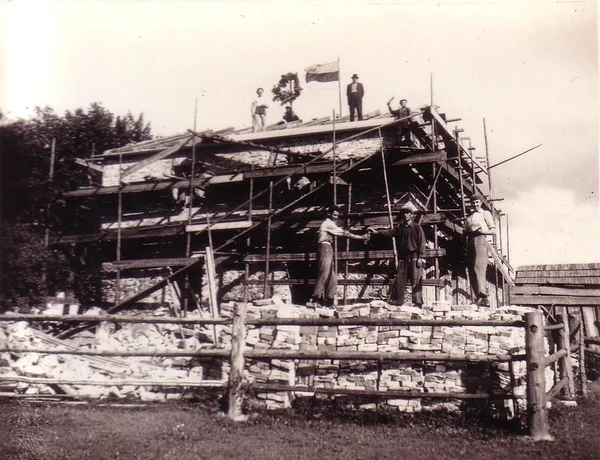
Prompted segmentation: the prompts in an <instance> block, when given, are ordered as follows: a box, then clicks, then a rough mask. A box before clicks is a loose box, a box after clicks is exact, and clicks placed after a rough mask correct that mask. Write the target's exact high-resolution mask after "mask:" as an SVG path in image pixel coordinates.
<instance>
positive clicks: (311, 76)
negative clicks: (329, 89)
mask: <svg viewBox="0 0 600 460" xmlns="http://www.w3.org/2000/svg"><path fill="white" fill-rule="evenodd" d="M304 70H305V71H306V83H308V82H309V81H320V82H322V83H324V82H328V81H340V64H339V62H330V63H328V64H315V65H311V66H310V67H307V68H306V69H304Z"/></svg>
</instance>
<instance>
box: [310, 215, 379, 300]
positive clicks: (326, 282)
mask: <svg viewBox="0 0 600 460" xmlns="http://www.w3.org/2000/svg"><path fill="white" fill-rule="evenodd" d="M339 217H340V208H339V207H338V206H331V207H330V208H329V209H328V210H327V218H326V219H325V220H324V221H323V223H322V224H321V226H320V227H319V233H318V240H317V241H318V242H317V244H318V247H317V267H318V271H317V281H316V283H315V290H314V291H313V295H312V298H311V302H309V304H308V305H309V306H313V307H320V306H326V307H332V306H333V305H334V303H335V293H336V291H337V273H336V272H335V266H334V263H333V242H334V239H333V237H334V236H341V237H344V238H350V239H352V240H368V239H369V234H368V233H366V234H364V235H356V234H354V233H351V232H349V231H348V230H344V229H343V228H340V227H338V226H337V224H336V223H335V221H336V219H338V218H339Z"/></svg>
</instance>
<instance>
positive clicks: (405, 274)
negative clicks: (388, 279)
mask: <svg viewBox="0 0 600 460" xmlns="http://www.w3.org/2000/svg"><path fill="white" fill-rule="evenodd" d="M413 217H414V207H413V206H411V205H410V204H405V205H403V206H402V207H401V208H400V223H399V224H398V225H397V226H396V227H392V228H386V229H381V230H375V229H373V228H371V227H369V228H368V231H369V233H371V234H373V235H384V236H387V237H389V238H396V249H397V251H398V267H397V271H396V284H395V295H394V300H393V303H395V304H397V305H402V304H403V303H404V295H405V294H406V285H407V284H408V281H409V280H410V284H411V286H412V301H413V304H414V305H416V306H419V307H420V306H422V305H423V284H422V280H423V264H424V262H425V260H424V259H423V256H424V254H425V242H426V239H425V233H423V229H422V228H421V226H420V225H419V224H417V223H416V222H414V221H413Z"/></svg>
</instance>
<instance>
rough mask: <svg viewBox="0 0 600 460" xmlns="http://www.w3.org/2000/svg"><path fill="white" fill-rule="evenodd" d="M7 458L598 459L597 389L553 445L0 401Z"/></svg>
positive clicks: (395, 421)
mask: <svg viewBox="0 0 600 460" xmlns="http://www.w3.org/2000/svg"><path fill="white" fill-rule="evenodd" d="M0 413H1V416H0V458H1V459H3V460H17V459H18V460H38V459H39V460H71V459H73V460H75V459H77V460H84V459H94V460H104V459H126V460H129V459H144V460H148V459H177V460H188V459H189V460H192V459H194V460H198V459H282V458H285V459H319V458H324V457H326V458H327V459H328V460H333V459H345V460H347V459H359V458H360V459H378V460H379V459H411V460H421V459H436V460H440V459H464V458H469V460H475V459H486V460H488V459H506V460H507V459H511V460H513V459H517V460H518V459H528V460H530V459H532V458H534V459H540V460H542V459H544V460H545V459H567V458H568V459H570V460H578V459H600V436H599V434H600V428H598V426H599V425H598V421H599V420H600V385H594V386H593V388H592V390H591V392H590V394H589V397H588V398H587V399H585V400H582V401H580V402H579V405H578V406H577V407H575V408H571V407H561V408H556V406H555V409H553V410H552V411H551V420H550V421H551V432H552V434H553V436H554V437H555V441H553V442H537V443H536V442H533V441H531V440H530V439H528V438H527V437H526V436H524V435H523V433H522V432H521V433H519V432H518V431H519V430H518V429H515V427H514V426H513V427H510V428H509V427H498V426H495V427H492V426H490V425H488V424H485V423H482V422H480V421H475V420H471V419H470V418H466V417H450V416H442V417H439V416H436V417H432V416H420V415H416V416H402V417H398V416H396V415H389V414H385V413H360V414H357V413H352V414H349V413H342V414H335V415H332V414H331V413H328V412H326V411H316V412H315V411H314V410H310V411H307V410H300V409H298V410H295V411H290V412H286V413H278V414H260V415H258V416H256V417H255V418H253V419H252V420H251V421H249V422H245V423H233V422H231V421H229V420H228V419H226V418H224V417H223V416H222V415H221V413H220V412H219V410H218V408H217V405H216V404H214V403H213V404H207V403H206V402H205V403H203V404H190V403H188V404H186V405H183V404H178V405H150V406H145V407H115V406H100V405H64V404H63V405H59V404H52V403H44V404H39V403H38V404H35V403H25V402H16V401H14V400H11V401H7V400H3V401H0Z"/></svg>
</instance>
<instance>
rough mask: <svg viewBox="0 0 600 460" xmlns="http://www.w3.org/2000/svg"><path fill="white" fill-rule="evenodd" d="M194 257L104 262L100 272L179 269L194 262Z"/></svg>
mask: <svg viewBox="0 0 600 460" xmlns="http://www.w3.org/2000/svg"><path fill="white" fill-rule="evenodd" d="M195 259H196V257H176V258H170V259H138V260H120V261H118V262H117V261H115V262H104V263H103V264H102V270H105V271H113V270H117V269H119V270H125V269H128V268H159V267H181V266H184V265H188V264H190V263H192V262H194V261H195Z"/></svg>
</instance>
